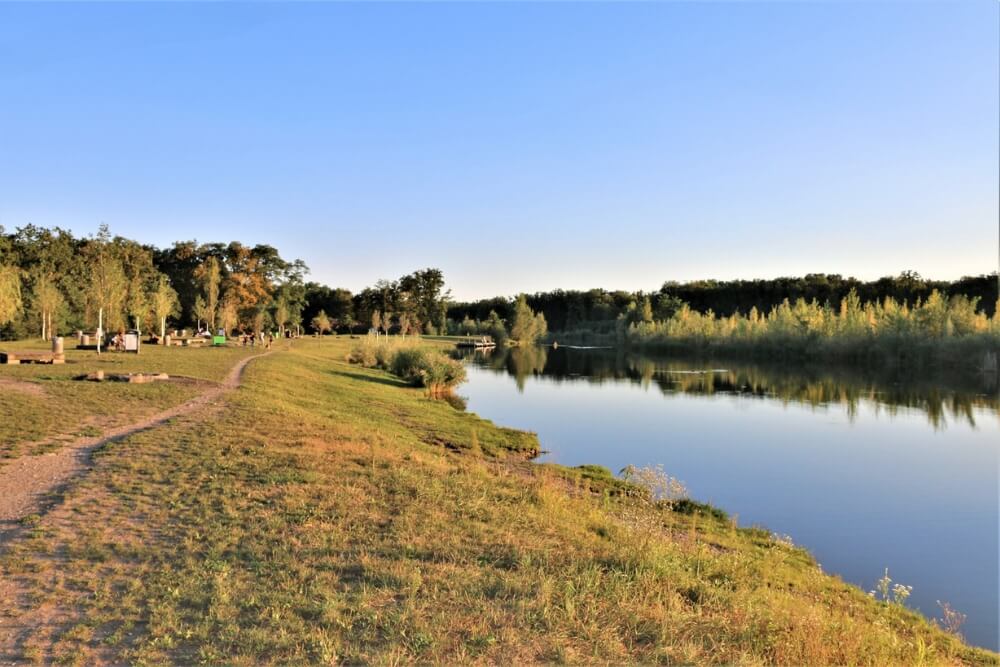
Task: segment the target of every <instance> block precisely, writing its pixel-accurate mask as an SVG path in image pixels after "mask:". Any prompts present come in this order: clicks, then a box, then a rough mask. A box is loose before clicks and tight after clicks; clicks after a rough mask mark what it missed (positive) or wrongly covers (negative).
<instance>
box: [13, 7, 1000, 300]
mask: <svg viewBox="0 0 1000 667" xmlns="http://www.w3.org/2000/svg"><path fill="white" fill-rule="evenodd" d="M998 11H1000V10H998V4H997V3H996V2H994V1H993V0H982V1H977V2H968V3H940V4H936V3H903V2H899V3H882V4H865V3H848V2H843V3H841V2H829V3H801V4H796V3H773V4H748V3H737V4H728V3H696V4H694V3H693V4H682V3H662V4H638V3H637V4H599V3H588V4H562V3H548V4H522V3H509V4H452V3H447V4H445V3H442V4H384V3H377V4H364V5H360V4H280V3H279V4H115V3H112V4H95V5H88V4H0V225H3V226H5V227H7V228H8V229H12V228H14V227H17V226H20V225H23V224H26V223H29V222H31V223H34V224H38V225H46V226H51V225H60V226H63V227H67V228H70V229H72V230H74V231H75V232H77V233H80V234H86V233H90V232H93V231H94V230H96V227H97V225H98V224H99V223H101V222H106V223H108V224H109V225H110V226H111V229H112V231H113V232H115V233H118V234H121V235H124V236H129V237H133V238H137V239H139V240H142V241H145V242H149V243H155V244H157V245H161V246H165V245H169V244H170V243H171V242H172V241H174V240H177V239H191V238H197V239H198V240H199V241H215V240H225V241H228V240H231V239H239V240H242V241H245V242H248V243H269V244H271V245H274V246H276V247H278V248H279V250H280V251H281V252H282V254H283V255H284V256H286V257H289V258H296V257H297V258H301V259H303V260H305V261H306V263H307V264H308V265H309V266H310V267H311V269H312V278H313V279H316V280H319V281H321V282H326V283H329V284H332V285H342V286H346V287H349V288H352V289H358V288H360V287H362V286H364V285H366V284H370V283H372V282H374V281H375V280H376V279H378V278H381V277H388V278H392V277H397V276H399V275H401V274H403V273H406V272H409V271H411V270H413V269H417V268H422V267H425V266H437V267H440V268H441V269H443V270H444V271H445V275H446V277H447V279H448V281H449V283H450V285H451V287H452V288H453V291H454V294H455V296H457V297H459V298H473V297H480V296H491V295H494V294H514V293H516V292H520V291H536V290H542V289H552V288H557V287H562V288H567V289H568V288H587V287H593V286H603V287H608V288H627V289H655V288H657V287H658V286H659V285H660V284H661V283H662V282H663V281H664V280H667V279H673V280H687V279H694V278H708V277H716V278H734V277H747V278H749V277H770V276H777V275H789V274H804V273H807V272H820V271H823V272H831V273H842V274H851V275H856V276H858V277H862V278H873V277H877V276H880V275H885V274H890V273H897V272H899V271H901V270H903V269H913V270H917V271H919V272H921V273H922V274H924V275H927V276H931V277H940V278H954V277H958V276H960V275H963V274H977V273H983V272H989V271H993V270H995V268H996V264H997V230H998V217H1000V213H998V203H997V202H998V198H1000V193H998V181H1000V173H998V151H1000V146H998V117H1000V105H998V79H1000V72H998V40H1000V37H998V24H1000V16H998Z"/></svg>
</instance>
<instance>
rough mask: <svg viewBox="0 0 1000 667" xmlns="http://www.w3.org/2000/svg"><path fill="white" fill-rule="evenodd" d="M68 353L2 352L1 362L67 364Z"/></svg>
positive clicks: (0, 353) (13, 363)
mask: <svg viewBox="0 0 1000 667" xmlns="http://www.w3.org/2000/svg"><path fill="white" fill-rule="evenodd" d="M65 363H66V355H65V354H60V353H57V352H28V351H23V352H0V364H10V365H12V366H16V365H17V364H65Z"/></svg>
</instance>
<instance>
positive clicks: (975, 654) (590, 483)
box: [382, 336, 1000, 665]
mask: <svg viewBox="0 0 1000 667" xmlns="http://www.w3.org/2000/svg"><path fill="white" fill-rule="evenodd" d="M454 340H455V337H451V336H447V337H446V336H434V337H427V338H426V339H425V340H422V341H421V343H422V344H424V345H427V346H429V347H433V348H436V349H438V350H440V351H442V352H446V351H447V349H449V348H450V346H451V345H452V344H453V343H454ZM772 361H773V360H772ZM813 362H814V363H815V360H813ZM382 372H385V371H382ZM467 414H469V415H470V416H472V417H474V418H476V419H479V420H481V421H482V422H485V423H487V424H489V425H490V426H492V427H494V428H497V429H501V430H503V431H506V432H511V431H515V432H518V431H520V430H519V429H511V428H509V427H504V426H500V425H496V424H493V423H492V422H490V421H488V420H484V419H483V418H482V417H480V416H479V415H477V414H475V413H473V412H468V413H467ZM520 432H521V433H524V434H527V435H529V436H531V437H534V438H535V439H536V441H537V434H535V433H533V432H529V431H520ZM542 446H543V445H542V443H541V442H538V446H537V451H531V449H525V448H523V445H522V446H519V447H512V448H511V449H509V450H507V455H508V456H510V457H511V459H512V460H514V461H520V462H523V463H522V465H523V464H527V465H529V466H531V468H533V469H534V470H536V471H543V474H550V475H554V476H555V477H557V478H558V479H560V480H562V481H563V482H564V483H565V484H566V489H567V492H569V493H573V492H584V493H586V494H588V495H590V496H591V497H592V498H593V499H594V500H595V501H598V502H601V503H603V504H604V506H607V505H608V504H609V503H611V502H614V501H615V499H632V500H636V499H638V500H641V501H645V502H651V499H650V491H649V489H647V488H645V487H643V486H640V485H637V484H635V483H632V482H629V481H626V480H624V479H622V477H620V476H618V475H616V474H615V473H614V472H612V471H611V470H609V469H608V468H606V467H604V466H599V465H594V464H582V465H578V466H566V465H562V464H558V463H553V462H541V461H537V460H536V459H537V458H538V457H539V456H540V455H541V454H542V453H544V450H543V449H542ZM468 453H469V454H473V455H475V452H468ZM480 453H481V452H480ZM653 504H654V505H659V508H660V509H661V510H665V511H666V512H667V513H668V514H669V517H670V520H671V521H674V520H677V519H680V522H682V523H684V524H685V526H684V527H685V528H686V527H688V526H694V527H695V530H699V529H700V530H704V531H706V532H709V533H710V532H712V531H723V532H728V533H729V534H730V535H739V536H743V537H744V538H745V539H746V540H747V541H748V546H749V547H751V548H756V547H757V546H759V545H760V544H761V543H765V544H773V543H775V542H779V543H787V542H788V541H790V538H789V536H779V535H775V534H773V533H772V532H771V531H770V530H769V529H767V528H766V527H764V526H759V525H751V526H739V525H738V522H737V517H738V514H736V515H733V516H730V514H729V512H728V511H727V510H726V509H723V508H721V507H717V506H715V505H712V504H710V503H704V502H700V501H698V500H696V499H693V498H683V499H681V500H679V501H674V502H672V503H653ZM668 507H669V509H667V508H668ZM699 523H700V524H701V526H700V527H699V526H698V524H699ZM794 549H795V550H796V551H797V552H798V556H799V557H800V558H801V559H802V564H803V565H804V566H805V567H807V568H819V565H818V563H817V562H816V560H815V558H814V556H813V555H812V554H811V553H810V552H809V551H808V549H807V548H806V547H804V546H801V545H795V546H794ZM825 576H827V577H830V578H831V579H834V580H835V581H837V582H838V583H840V584H842V585H844V586H847V587H849V588H851V589H853V590H855V591H856V592H860V593H862V594H865V591H863V590H862V589H861V588H860V587H858V586H856V585H855V584H852V583H849V582H846V581H844V580H843V579H841V578H840V577H839V576H837V575H835V574H826V573H825ZM867 595H868V596H869V597H872V602H873V603H874V604H884V605H886V606H887V607H896V608H895V609H894V611H896V612H898V613H901V614H903V615H909V616H911V618H910V621H911V622H913V623H917V624H921V625H924V626H926V627H927V628H929V629H932V630H933V631H938V632H939V631H940V629H939V627H938V626H937V624H936V621H935V620H934V619H929V618H928V617H926V616H924V615H922V614H920V613H919V612H917V611H914V610H911V609H908V608H906V607H905V606H903V605H894V604H890V603H884V602H883V603H878V602H876V601H875V600H874V598H873V596H871V594H867ZM947 636H948V637H950V638H953V637H954V635H950V634H949V635H947ZM963 647H964V649H967V650H968V651H970V653H966V652H965V650H963V651H962V653H963V654H964V655H963V659H967V660H969V661H970V662H971V663H972V664H989V665H996V664H1000V654H998V653H993V652H992V651H990V650H989V649H985V648H982V647H978V646H972V645H968V644H964V642H963Z"/></svg>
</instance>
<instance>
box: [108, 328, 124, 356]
mask: <svg viewBox="0 0 1000 667" xmlns="http://www.w3.org/2000/svg"><path fill="white" fill-rule="evenodd" d="M108 349H109V350H111V351H113V352H124V351H125V330H124V329H119V330H118V333H116V334H115V335H114V336H113V337H112V338H111V345H110V346H108Z"/></svg>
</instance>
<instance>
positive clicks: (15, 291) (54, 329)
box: [0, 225, 307, 338]
mask: <svg viewBox="0 0 1000 667" xmlns="http://www.w3.org/2000/svg"><path fill="white" fill-rule="evenodd" d="M306 271H307V269H306V266H305V265H304V264H303V263H302V262H301V261H293V262H289V261H286V260H284V259H282V257H281V256H280V255H279V253H278V251H277V250H275V249H274V248H272V247H271V246H267V245H257V246H253V247H250V246H245V245H243V244H241V243H239V242H236V241H234V242H232V243H229V244H223V243H208V244H201V245H199V244H198V243H196V242H194V241H185V242H179V243H175V244H174V245H173V246H172V247H170V248H167V249H159V248H155V247H153V246H150V245H143V244H140V243H138V242H136V241H132V240H130V239H126V238H123V237H121V236H112V235H111V233H110V231H109V230H108V228H107V227H106V226H102V227H101V228H100V230H99V231H98V233H97V234H96V235H94V236H89V237H86V238H76V237H74V236H73V235H72V234H71V233H70V232H68V231H66V230H63V229H59V228H54V229H45V228H41V227H36V226H34V225H28V226H26V227H21V228H19V229H16V230H15V231H14V232H12V233H6V232H5V230H4V229H3V228H2V227H0V335H2V336H3V337H5V338H8V337H19V338H20V337H28V336H39V337H42V338H48V337H50V336H51V335H54V334H58V333H68V332H70V331H74V330H77V329H80V330H87V331H93V330H94V329H95V328H96V327H97V325H98V320H99V317H102V318H103V324H104V329H105V331H114V330H117V329H122V328H131V327H135V326H138V327H139V328H140V329H142V330H145V331H157V330H159V329H160V328H161V327H164V326H166V325H170V326H176V327H205V328H208V329H213V330H215V329H225V330H227V331H228V332H233V331H262V330H264V329H266V328H271V327H273V328H277V329H282V328H285V327H295V326H298V325H300V324H301V314H302V309H303V307H304V305H305V285H304V284H303V282H302V279H303V276H304V275H305V273H306Z"/></svg>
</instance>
